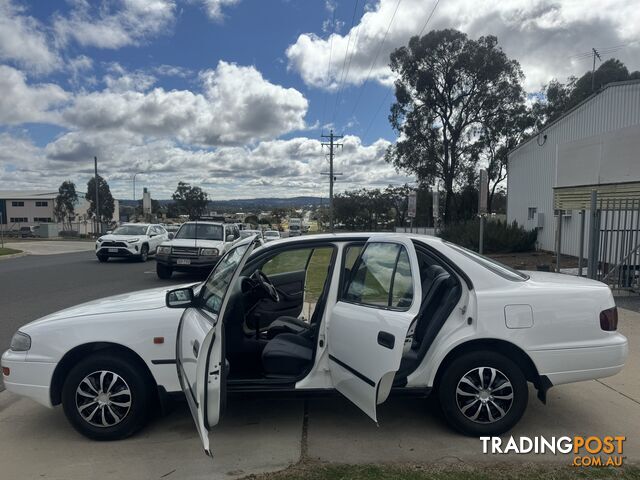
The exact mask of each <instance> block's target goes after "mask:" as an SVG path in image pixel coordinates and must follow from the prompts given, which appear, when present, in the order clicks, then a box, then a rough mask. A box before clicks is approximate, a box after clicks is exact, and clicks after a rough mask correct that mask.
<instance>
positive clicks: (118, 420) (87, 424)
mask: <svg viewBox="0 0 640 480" xmlns="http://www.w3.org/2000/svg"><path fill="white" fill-rule="evenodd" d="M102 372H106V373H105V374H104V377H102ZM101 378H102V382H103V386H102V387H100V380H101ZM86 382H89V383H88V384H87V383H86ZM112 382H113V383H112ZM105 391H109V393H108V394H107V393H105ZM127 391H128V392H129V394H127ZM113 392H116V394H115V395H114V394H113ZM98 393H101V394H102V396H100V398H98V396H99V395H97V394H98ZM94 394H95V398H92V397H91V395H94ZM91 402H93V403H91ZM113 402H115V403H113ZM151 402H152V396H151V388H150V386H149V382H148V381H147V378H146V375H145V373H144V372H142V371H141V368H139V367H137V362H136V359H135V358H133V357H131V356H130V355H122V354H121V353H119V352H118V353H117V356H116V354H109V353H96V354H93V355H91V356H89V357H87V358H85V359H84V360H82V361H80V362H79V363H78V364H77V365H76V366H75V367H73V368H72V369H71V371H70V372H69V374H68V375H67V377H66V379H65V381H64V384H63V387H62V407H63V410H64V413H65V415H66V417H67V419H68V420H69V422H70V423H71V425H72V426H73V427H74V428H75V429H76V430H77V431H78V432H80V433H81V434H82V435H84V436H86V437H88V438H90V439H92V440H104V441H109V440H120V439H123V438H127V437H129V436H131V435H133V434H134V433H136V432H137V431H138V430H140V429H141V428H142V427H143V426H144V425H145V423H146V422H147V419H148V418H149V411H150V410H151V409H150V405H151ZM127 404H128V407H127V406H126V405H127ZM94 405H95V409H96V410H95V412H94ZM103 412H104V418H103V416H102V414H103ZM103 423H104V424H106V425H103Z"/></svg>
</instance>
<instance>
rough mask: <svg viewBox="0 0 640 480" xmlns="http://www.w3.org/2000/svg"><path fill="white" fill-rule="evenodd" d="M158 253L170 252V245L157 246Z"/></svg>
mask: <svg viewBox="0 0 640 480" xmlns="http://www.w3.org/2000/svg"><path fill="white" fill-rule="evenodd" d="M158 253H160V254H164V255H168V254H170V253H171V247H163V246H159V247H158Z"/></svg>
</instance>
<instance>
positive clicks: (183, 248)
mask: <svg viewBox="0 0 640 480" xmlns="http://www.w3.org/2000/svg"><path fill="white" fill-rule="evenodd" d="M239 238H240V230H239V229H238V227H237V225H234V224H225V223H219V222H199V221H197V222H196V221H194V222H187V223H184V224H183V225H182V226H181V227H180V230H178V232H177V233H176V235H175V237H174V238H173V240H171V241H170V242H165V243H163V244H162V245H160V247H158V253H157V255H156V272H157V274H158V277H160V278H170V277H171V275H172V273H173V272H175V271H181V272H192V271H195V270H200V271H203V272H204V271H206V273H209V271H210V270H211V269H212V268H213V266H214V265H215V264H216V263H218V259H219V258H220V257H221V256H222V255H224V254H225V253H226V252H227V250H228V249H229V247H231V245H233V244H234V243H235V242H236V241H237V240H238V239H239Z"/></svg>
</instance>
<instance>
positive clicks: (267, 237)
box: [263, 230, 280, 242]
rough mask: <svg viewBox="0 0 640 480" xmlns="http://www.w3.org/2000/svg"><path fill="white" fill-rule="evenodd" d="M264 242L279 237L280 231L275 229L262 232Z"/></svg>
mask: <svg viewBox="0 0 640 480" xmlns="http://www.w3.org/2000/svg"><path fill="white" fill-rule="evenodd" d="M263 238H264V241H265V242H272V241H274V240H279V239H280V232H279V231H277V230H265V232H264V234H263Z"/></svg>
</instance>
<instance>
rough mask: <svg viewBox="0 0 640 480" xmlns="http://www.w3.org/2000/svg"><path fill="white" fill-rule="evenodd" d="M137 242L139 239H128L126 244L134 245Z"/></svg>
mask: <svg viewBox="0 0 640 480" xmlns="http://www.w3.org/2000/svg"><path fill="white" fill-rule="evenodd" d="M138 240H140V239H139V238H130V239H129V240H127V243H136V242H137V241H138Z"/></svg>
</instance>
